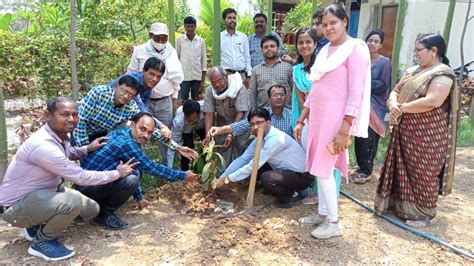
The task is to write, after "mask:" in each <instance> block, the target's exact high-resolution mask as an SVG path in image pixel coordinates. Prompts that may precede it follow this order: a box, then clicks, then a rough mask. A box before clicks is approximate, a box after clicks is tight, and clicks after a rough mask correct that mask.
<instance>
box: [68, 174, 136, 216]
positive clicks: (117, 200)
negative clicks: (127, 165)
mask: <svg viewBox="0 0 474 266" xmlns="http://www.w3.org/2000/svg"><path fill="white" fill-rule="evenodd" d="M139 182H140V178H139V177H138V176H136V175H129V176H126V177H123V178H119V179H117V180H115V181H113V182H110V183H108V184H105V185H99V186H76V189H77V190H78V191H80V192H81V193H82V194H84V195H86V196H87V197H89V198H91V199H93V200H95V201H96V202H97V203H99V206H100V214H99V215H109V214H113V213H115V211H116V210H118V208H120V206H122V205H123V204H124V203H125V202H127V200H128V198H129V197H130V196H131V195H132V194H133V193H134V192H135V191H136V190H137V187H138V184H139Z"/></svg>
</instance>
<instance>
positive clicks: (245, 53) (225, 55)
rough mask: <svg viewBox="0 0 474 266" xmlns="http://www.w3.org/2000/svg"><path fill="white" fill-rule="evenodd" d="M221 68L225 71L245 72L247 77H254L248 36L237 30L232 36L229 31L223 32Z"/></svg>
mask: <svg viewBox="0 0 474 266" xmlns="http://www.w3.org/2000/svg"><path fill="white" fill-rule="evenodd" d="M221 66H222V67H223V68H224V69H232V70H237V71H240V70H245V72H246V73H247V76H249V77H250V75H252V67H251V66H250V52H249V41H248V39H247V35H245V34H244V33H242V32H240V31H237V30H236V31H235V34H232V35H230V34H229V33H228V32H227V30H224V31H222V32H221Z"/></svg>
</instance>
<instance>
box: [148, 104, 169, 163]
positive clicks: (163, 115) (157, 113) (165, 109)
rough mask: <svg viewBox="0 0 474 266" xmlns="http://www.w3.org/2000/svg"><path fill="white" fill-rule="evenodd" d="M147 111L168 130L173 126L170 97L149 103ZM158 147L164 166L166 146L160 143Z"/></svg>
mask: <svg viewBox="0 0 474 266" xmlns="http://www.w3.org/2000/svg"><path fill="white" fill-rule="evenodd" d="M149 111H150V113H152V114H153V116H154V117H155V118H156V119H158V120H160V122H161V123H163V124H165V125H166V126H167V127H168V128H169V129H171V126H172V125H173V99H172V97H171V96H168V97H165V98H162V99H160V100H156V101H154V100H153V101H151V102H150V110H149ZM158 147H159V148H160V155H161V163H162V164H164V165H166V164H167V156H166V153H167V151H168V147H166V145H165V144H163V143H161V142H159V143H158Z"/></svg>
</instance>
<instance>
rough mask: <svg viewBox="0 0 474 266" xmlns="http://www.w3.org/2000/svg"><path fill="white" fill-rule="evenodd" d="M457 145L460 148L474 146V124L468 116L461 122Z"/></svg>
mask: <svg viewBox="0 0 474 266" xmlns="http://www.w3.org/2000/svg"><path fill="white" fill-rule="evenodd" d="M457 145H458V146H459V147H467V146H474V123H473V122H472V121H471V120H470V119H469V117H467V116H466V117H463V118H461V120H460V121H459V125H458V138H457Z"/></svg>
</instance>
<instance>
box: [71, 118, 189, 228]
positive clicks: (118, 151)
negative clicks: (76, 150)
mask: <svg viewBox="0 0 474 266" xmlns="http://www.w3.org/2000/svg"><path fill="white" fill-rule="evenodd" d="M154 128H155V120H154V119H153V116H152V115H151V114H150V113H146V112H140V113H138V114H136V115H135V116H134V117H133V118H132V123H131V125H130V128H121V129H117V130H114V131H112V132H110V133H109V134H108V140H107V144H106V145H105V146H104V147H102V148H101V149H99V150H97V151H95V152H93V153H91V154H89V155H88V156H87V157H85V158H84V159H83V160H82V165H81V166H82V167H83V168H84V169H88V170H99V169H100V171H104V170H109V169H115V168H116V167H117V165H119V164H120V163H121V162H126V161H129V160H132V159H133V160H134V161H135V162H138V164H137V165H136V166H135V169H137V170H140V171H143V172H146V173H149V174H151V175H155V176H159V177H162V178H164V179H166V180H168V181H178V180H186V181H189V182H192V181H194V180H195V179H196V177H197V175H196V174H195V173H193V172H192V171H187V172H183V171H180V170H175V169H172V168H169V167H167V166H165V165H162V164H159V163H156V162H154V161H153V160H151V159H150V158H149V157H147V156H146V155H145V153H144V152H143V150H142V149H141V145H144V144H146V143H147V142H148V141H149V140H150V139H151V136H152V133H153V130H154ZM138 176H139V173H138V172H137V171H136V172H135V173H134V174H132V175H129V176H127V177H126V178H122V179H120V180H117V181H114V182H111V183H108V184H105V185H100V186H77V187H76V188H77V190H79V191H80V192H81V193H82V194H84V195H86V196H88V197H90V198H92V199H94V200H95V201H97V203H98V204H99V205H100V213H99V215H98V216H97V217H96V218H95V219H94V220H93V223H95V224H97V225H100V226H103V227H105V228H107V229H112V230H120V229H125V228H127V226H128V225H127V224H126V223H125V222H123V221H122V220H121V219H120V218H119V217H117V215H116V214H115V211H116V210H117V209H118V208H119V207H120V206H122V205H123V204H124V203H125V202H126V201H127V200H128V198H129V197H130V196H131V195H132V193H134V192H135V191H136V190H137V188H138V186H139V177H138Z"/></svg>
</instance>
